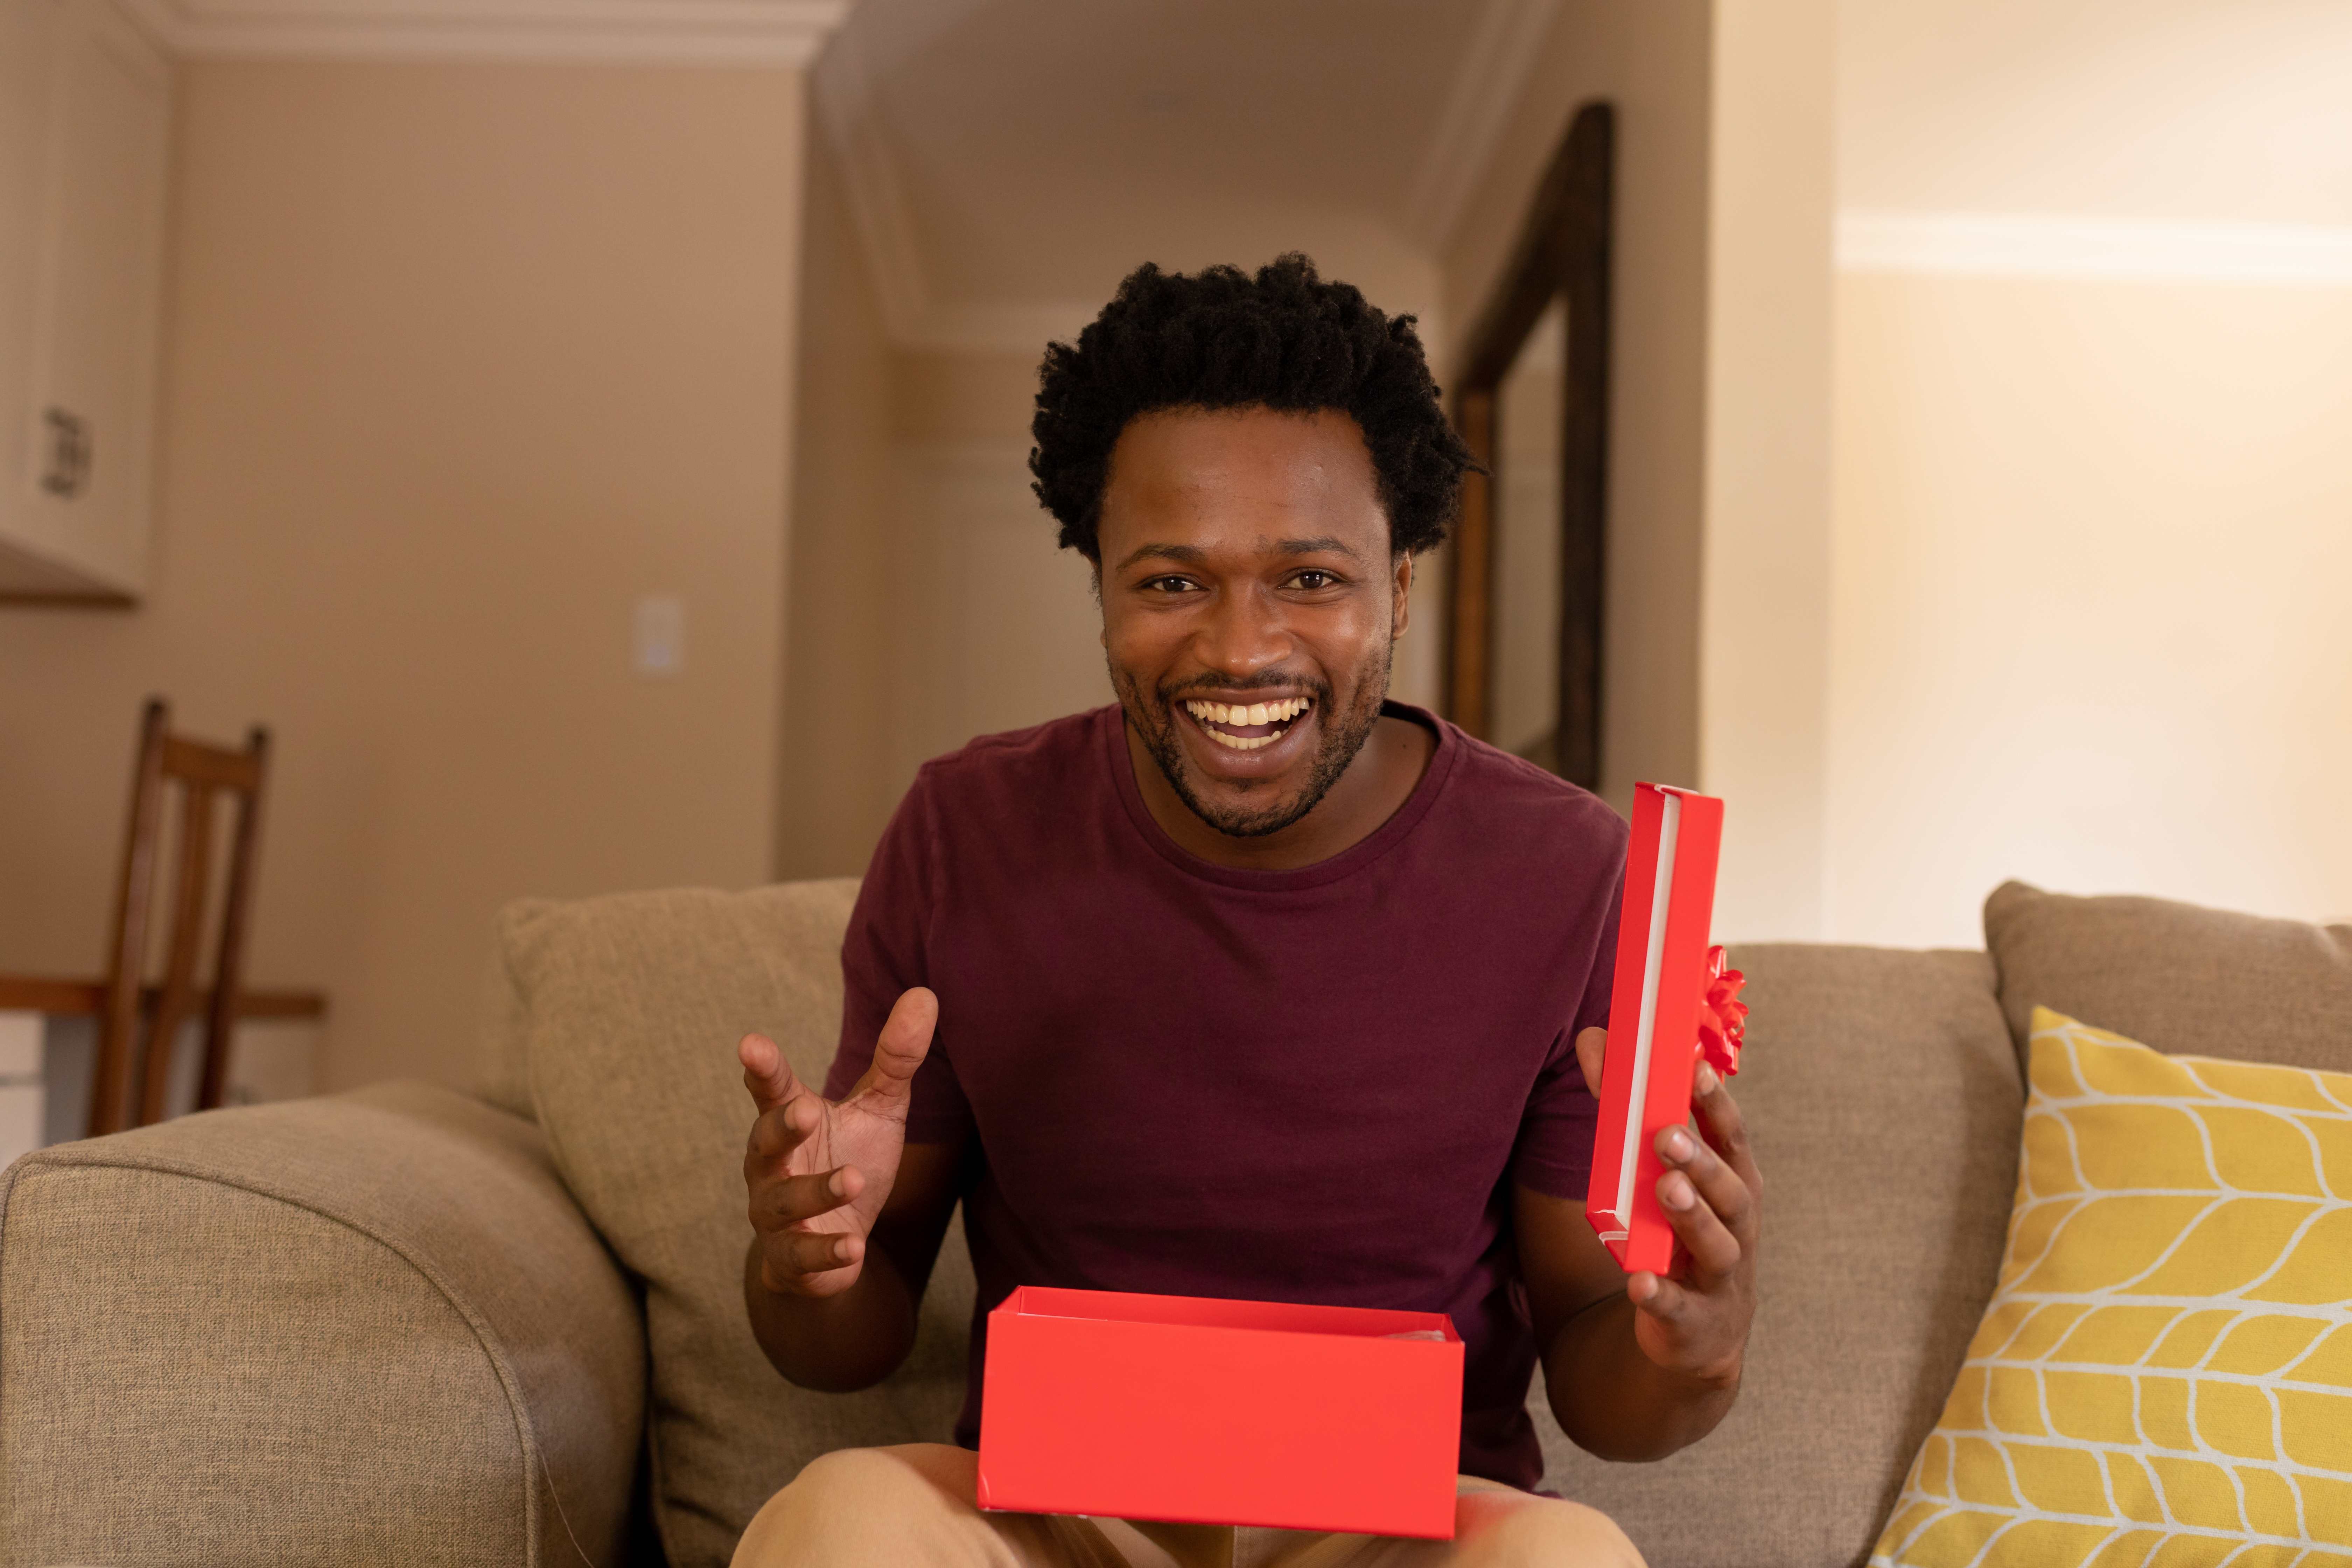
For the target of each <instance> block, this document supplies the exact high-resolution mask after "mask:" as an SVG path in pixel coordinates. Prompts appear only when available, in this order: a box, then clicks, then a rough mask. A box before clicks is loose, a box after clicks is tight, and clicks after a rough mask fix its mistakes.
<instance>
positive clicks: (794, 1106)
mask: <svg viewBox="0 0 2352 1568" xmlns="http://www.w3.org/2000/svg"><path fill="white" fill-rule="evenodd" d="M823 1121H824V1107H823V1106H821V1105H819V1104H818V1103H817V1098H816V1096H814V1095H813V1094H802V1095H799V1096H797V1097H795V1098H793V1099H792V1100H786V1101H785V1102H784V1103H783V1104H782V1105H779V1106H777V1107H776V1108H775V1109H774V1110H770V1111H767V1112H765V1113H763V1114H762V1115H761V1118H760V1120H759V1121H754V1122H753V1123H751V1140H750V1142H748V1143H747V1144H746V1145H745V1148H744V1153H743V1167H744V1170H743V1173H744V1177H745V1179H746V1180H751V1179H754V1178H756V1177H757V1176H759V1175H760V1174H761V1173H762V1172H761V1171H760V1170H758V1169H756V1167H761V1166H764V1165H767V1164H769V1163H772V1162H773V1161H777V1160H781V1159H782V1158H784V1156H786V1155H787V1154H790V1153H791V1152H793V1150H795V1149H797V1148H799V1147H800V1146H801V1145H802V1144H803V1143H805V1142H808V1139H809V1135H810V1134H811V1133H813V1132H814V1131H816V1130H817V1127H818V1125H819V1124H820V1123H822V1122H823Z"/></svg>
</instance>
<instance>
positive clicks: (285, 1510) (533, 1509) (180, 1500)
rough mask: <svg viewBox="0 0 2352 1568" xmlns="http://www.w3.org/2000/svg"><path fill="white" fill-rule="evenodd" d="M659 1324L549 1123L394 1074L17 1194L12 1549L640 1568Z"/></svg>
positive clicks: (131, 1146) (221, 1124)
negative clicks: (551, 1156) (639, 1471)
mask: <svg viewBox="0 0 2352 1568" xmlns="http://www.w3.org/2000/svg"><path fill="white" fill-rule="evenodd" d="M645 1356H646V1351H645V1330H644V1323H643V1320H642V1318H641V1316H640V1314H639V1310H638V1306H637V1303H636V1300H635V1297H634V1295H633V1293H632V1292H631V1289H630V1288H629V1285H628V1282H627V1281H626V1279H624V1278H623V1276H622V1274H621V1272H620V1270H619V1268H617V1267H616V1266H615V1265H614V1262H613V1260H612V1258H611V1256H610V1255H609V1254H608V1253H607V1252H606V1251H605V1249H604V1244H603V1242H602V1241H601V1240H600V1239H599V1238H598V1237H597V1236H596V1233H595V1232H594V1231H593V1229H592V1228H591V1227H590V1226H589V1225H588V1222H587V1221H586V1220H585V1219H584V1218H583V1216H582V1215H581V1213H580V1211H579V1209H578V1207H577V1206H576V1205H573V1203H572V1198H571V1196H570V1194H568V1193H566V1192H565V1190H564V1188H563V1185H562V1183H561V1182H559V1181H558V1180H557V1179H556V1176H555V1173H554V1169H553V1167H552V1166H551V1164H550V1163H549V1161H548V1158H547V1153H546V1150H545V1147H544V1144H543V1143H542V1142H541V1138H540V1136H539V1133H538V1131H537V1130H536V1129H534V1128H533V1127H531V1126H530V1124H529V1123H528V1122H525V1121H520V1120H518V1119H517V1118H515V1117H512V1116H509V1115H507V1114H505V1113H503V1112H501V1111H499V1110H493V1109H492V1108H490V1107H488V1106H487V1105H484V1104H482V1103H480V1102H479V1101H477V1100H469V1099H467V1098H466V1097H465V1096H462V1095H459V1094H456V1093H453V1092H451V1091H449V1090H447V1089H436V1088H430V1087H427V1086H425V1085H421V1084H396V1085H388V1086H384V1087H382V1088H378V1089H367V1090H363V1091H361V1092H359V1093H356V1094H351V1095H345V1096H341V1097H338V1098H335V1099H331V1100H304V1101H299V1102H296V1103H292V1104H286V1105H270V1106H257V1107H252V1108H248V1109H243V1110H225V1111H215V1112H211V1113H209V1114H205V1115H202V1116H192V1117H187V1118H184V1119H183V1120H181V1121H173V1122H168V1123H166V1124H164V1125H163V1126H160V1127H151V1128H146V1129H142V1130H141V1131H135V1132H129V1133H123V1134H120V1135H118V1136H115V1137H111V1138H101V1139H95V1140H92V1141H90V1142H82V1143H71V1144H65V1145H61V1146H59V1147H58V1148H54V1149H49V1150H46V1151H43V1152H38V1153H35V1154H30V1155H27V1156H26V1157H25V1158H24V1159H22V1160H19V1161H18V1162H16V1164H15V1165H13V1166H11V1167H10V1168H9V1170H8V1172H7V1174H6V1175H5V1178H0V1560H5V1562H6V1563H10V1564H16V1563H55V1562H91V1563H98V1562H106V1563H120V1562H182V1563H186V1562H227V1561H236V1562H241V1563H268V1562H280V1561H282V1562H288V1563H296V1562H301V1563H328V1562H333V1563H347V1562H348V1563H357V1562H378V1561H381V1562H409V1563H425V1562H430V1563H501V1564H511V1563H532V1564H538V1563H566V1564H573V1563H581V1562H583V1561H585V1562H588V1563H617V1562H618V1561H620V1559H621V1555H622V1552H623V1536H624V1531H625V1519H626V1515H627V1510H628V1504H629V1493H630V1483H631V1479H632V1477H633V1475H634V1473H635V1461H636V1457H637V1451H638V1447H639V1441H640V1437H641V1435H642V1431H643V1421H644V1398H645V1384H646V1363H645Z"/></svg>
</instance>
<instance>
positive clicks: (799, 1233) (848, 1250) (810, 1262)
mask: <svg viewBox="0 0 2352 1568" xmlns="http://www.w3.org/2000/svg"><path fill="white" fill-rule="evenodd" d="M760 1247H761V1268H762V1269H763V1270H764V1271H765V1272H766V1273H767V1276H768V1279H769V1282H770V1284H771V1285H773V1286H779V1287H781V1288H785V1289H789V1288H790V1279H791V1277H792V1276H793V1275H803V1274H824V1273H827V1272H830V1271H831V1270H833V1269H835V1268H847V1267H848V1266H849V1265H851V1264H853V1263H857V1262H861V1261H863V1260H864V1258H865V1257H866V1238H865V1237H862V1236H851V1235H850V1234H849V1233H848V1232H846V1231H839V1230H780V1231H775V1232H772V1233H771V1234H769V1235H768V1236H766V1237H762V1238H761V1243H760ZM780 1276H781V1277H782V1278H781V1279H780V1278H779V1277H780Z"/></svg>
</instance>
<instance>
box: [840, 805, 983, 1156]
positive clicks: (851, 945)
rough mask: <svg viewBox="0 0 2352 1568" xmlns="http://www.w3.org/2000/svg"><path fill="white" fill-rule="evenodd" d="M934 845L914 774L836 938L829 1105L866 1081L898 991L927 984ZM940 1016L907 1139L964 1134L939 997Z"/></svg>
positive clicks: (967, 1108)
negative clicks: (837, 1022)
mask: <svg viewBox="0 0 2352 1568" xmlns="http://www.w3.org/2000/svg"><path fill="white" fill-rule="evenodd" d="M933 849H934V834H933V826H932V819H931V812H930V799H929V788H928V781H927V779H925V778H924V777H922V776H920V775H919V776H918V777H917V778H916V780H915V784H914V786H913V787H912V788H910V789H908V792H907V796H906V798H905V799H904V800H902V801H900V802H899V803H898V811H897V813H896V814H894V815H893V816H891V818H890V826H887V827H886V828H884V829H883V830H882V841H881V843H879V844H877V846H875V848H874V859H873V862H872V864H870V865H869V866H867V868H866V880H865V883H864V885H863V886H861V887H860V888H859V889H858V890H857V904H856V908H855V909H853V910H851V911H850V915H849V929H848V931H846V932H845V934H844V935H843V937H842V939H841V979H842V996H841V1044H840V1047H838V1048H837V1049H836V1050H835V1052H834V1058H833V1068H832V1070H831V1071H829V1072H827V1073H826V1074H825V1078H824V1094H825V1098H826V1099H828V1100H839V1099H841V1098H842V1097H843V1096H844V1095H845V1094H847V1093H848V1092H849V1091H850V1090H851V1089H854V1088H855V1087H856V1084H857V1080H858V1079H861V1078H863V1077H865V1076H866V1068H868V1067H870V1066H872V1065H873V1061H874V1042H875V1039H876V1038H877V1037H878V1036H879V1035H880V1034H881V1032H882V1025H883V1022H884V1021H885V1020H886V1019H887V1018H888V1017H889V1016H890V1009H891V1008H892V1007H894V1006H896V1005H898V997H899V996H900V994H902V993H904V992H905V991H906V990H907V989H908V987H910V986H915V985H929V984H931V974H930V964H929V932H930V922H931V913H932V892H933V888H934V886H935V878H934V875H933V870H934V855H933ZM940 1011H941V1017H940V1026H939V1027H938V1029H937V1031H936V1032H935V1033H933V1035H932V1037H931V1050H930V1055H929V1056H928V1057H926V1058H924V1060H923V1065H922V1066H921V1067H920V1068H917V1069H916V1072H915V1087H914V1090H913V1093H912V1096H911V1100H910V1103H909V1105H908V1111H907V1141H908V1142H909V1143H960V1142H963V1141H964V1139H965V1138H966V1137H967V1136H969V1135H970V1133H971V1126H972V1121H971V1102H970V1101H968V1100H966V1099H965V1098H964V1092H963V1085H962V1084H961V1083H960V1082H958V1081H957V1079H956V1075H955V1065H954V1063H953V1062H952V1061H951V1060H950V1056H949V1050H948V1035H949V1026H948V1021H947V1018H946V1016H945V1014H946V1004H945V1002H944V1000H942V1003H941V1008H940Z"/></svg>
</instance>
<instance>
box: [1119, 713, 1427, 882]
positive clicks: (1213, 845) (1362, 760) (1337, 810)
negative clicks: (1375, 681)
mask: <svg viewBox="0 0 2352 1568" xmlns="http://www.w3.org/2000/svg"><path fill="white" fill-rule="evenodd" d="M1121 723H1122V724H1123V725H1124V724H1125V720H1124V717H1123V716H1122V719H1121ZM1125 732H1126V735H1127V757H1128V764H1129V766H1130V767H1131V768H1133V769H1134V771H1135V787H1136V788H1137V790H1138V791H1139V792H1140V793H1141V794H1142V795H1143V804H1144V806H1145V807H1146V809H1148V810H1149V811H1150V813H1151V819H1152V820H1153V821H1154V822H1157V823H1158V824H1159V825H1160V828H1161V830H1162V831H1163V832H1165V833H1166V834H1167V835H1168V837H1170V838H1171V839H1173V840H1175V842H1176V847H1178V848H1180V849H1181V850H1183V851H1184V852H1185V853H1186V854H1188V855H1192V856H1194V857H1196V858H1200V859H1202V860H1206V861H1207V862H1209V863H1210V864H1211V865H1213V866H1226V867H1231V868H1234V869H1235V870H1242V871H1295V870H1297V869H1298V868H1301V867H1304V866H1312V865H1315V864H1316V863H1317V862H1318V861H1322V860H1328V859H1330V858H1332V857H1333V856H1335V855H1341V854H1345V853H1346V852H1347V851H1348V850H1349V849H1352V848H1354V847H1356V846H1357V845H1358V844H1360V843H1362V842H1363V841H1364V840H1365V839H1367V838H1369V837H1371V836H1372V835H1373V834H1374V833H1376V832H1378V831H1379V829H1380V826H1381V824H1382V823H1384V822H1386V821H1387V820H1388V819H1389V818H1390V817H1391V816H1395V815H1396V814H1397V811H1398V808H1400V807H1401V806H1402V805H1404V803H1405V802H1406V801H1408V800H1410V799H1412V792H1413V790H1414V789H1415V788H1416V787H1417V786H1418V785H1419V784H1420V783H1421V775H1422V774H1423V773H1426V772H1427V771H1428V770H1429V759H1430V758H1431V757H1432V756H1433V755H1434V754H1435V753H1436V751H1437V737H1436V736H1435V735H1434V734H1433V733H1431V732H1430V731H1428V730H1427V729H1424V728H1423V726H1421V725H1420V724H1417V723H1415V722H1414V721H1412V720H1410V719H1400V718H1398V717H1397V716H1395V715H1394V714H1391V713H1383V714H1381V717H1380V719H1379V721H1377V722H1375V723H1374V724H1373V726H1372V732H1371V734H1370V736H1369V737H1368V738H1367V739H1366V740H1365V742H1364V744H1363V748H1362V750H1360V751H1359V752H1357V753H1356V755H1355V759H1354V760H1353V761H1352V762H1350V763H1349V764H1348V771H1347V772H1345V773H1341V774H1340V775H1339V779H1338V780H1337V781H1336V782H1334V783H1333V784H1332V785H1331V787H1330V789H1328V791H1326V792H1325V793H1324V795H1323V798H1322V799H1321V800H1319V801H1317V802H1316V803H1315V806H1314V809H1313V810H1311V811H1309V812H1308V813H1307V815H1306V816H1302V817H1300V818H1299V819H1298V820H1297V821H1296V822H1294V823H1292V824H1291V825H1290V826H1287V827H1284V828H1282V829H1280V830H1278V831H1276V832H1274V833H1269V834H1266V835H1265V836H1264V837H1254V838H1237V837H1234V836H1233V835H1232V834H1230V833H1221V832H1219V831H1218V830H1217V829H1216V828H1214V827H1212V826H1209V825H1208V824H1207V823H1205V822H1203V821H1202V820H1201V818H1200V816H1198V814H1196V813H1195V812H1194V811H1193V810H1192V807H1191V806H1189V805H1185V804H1184V799H1183V797H1182V796H1181V795H1178V794H1177V793H1176V790H1175V787H1174V786H1173V785H1171V784H1169V782H1168V779H1167V776H1166V775H1165V774H1163V773H1161V772H1160V764H1159V763H1157V762H1155V761H1153V760H1152V756H1151V753H1150V752H1149V751H1147V750H1145V748H1144V745H1143V742H1141V741H1140V740H1139V739H1137V737H1136V733H1135V729H1134V726H1132V725H1125Z"/></svg>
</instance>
